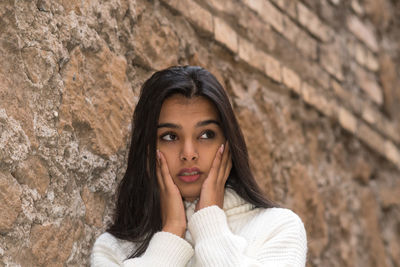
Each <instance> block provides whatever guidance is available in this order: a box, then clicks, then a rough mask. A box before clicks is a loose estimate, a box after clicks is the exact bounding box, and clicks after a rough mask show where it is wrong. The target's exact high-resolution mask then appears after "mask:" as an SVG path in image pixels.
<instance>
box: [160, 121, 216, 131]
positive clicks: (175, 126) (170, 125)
mask: <svg viewBox="0 0 400 267" xmlns="http://www.w3.org/2000/svg"><path fill="white" fill-rule="evenodd" d="M211 123H214V124H216V125H218V126H220V123H219V121H216V120H205V121H199V122H198V123H196V128H197V127H202V126H206V125H208V124H211ZM159 128H172V129H182V126H180V125H178V124H175V123H170V122H165V123H160V124H159V125H157V129H159Z"/></svg>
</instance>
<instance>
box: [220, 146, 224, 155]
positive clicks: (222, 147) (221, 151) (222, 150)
mask: <svg viewBox="0 0 400 267" xmlns="http://www.w3.org/2000/svg"><path fill="white" fill-rule="evenodd" d="M219 151H220V153H221V154H222V153H224V144H222V145H221V148H220V149H219Z"/></svg>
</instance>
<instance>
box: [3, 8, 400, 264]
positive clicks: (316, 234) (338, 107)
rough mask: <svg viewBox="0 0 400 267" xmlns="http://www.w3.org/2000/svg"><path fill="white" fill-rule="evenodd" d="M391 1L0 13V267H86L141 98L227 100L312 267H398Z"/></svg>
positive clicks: (399, 52) (257, 171) (254, 163)
mask: <svg viewBox="0 0 400 267" xmlns="http://www.w3.org/2000/svg"><path fill="white" fill-rule="evenodd" d="M399 17H400V2H399V1H390V0H379V1H372V0H363V1H361V0H357V1H356V0H354V1H353V0H352V1H339V0H335V1H334V0H329V1H328V0H321V1H316V0H295V1H294V0H290V1H289V0H257V1H250V0H243V1H237V0H221V1H220V0H196V1H189V0H154V1H145V0H108V1H99V0H92V1H78V0H72V1H67V0H54V1H51V0H34V1H29V0H19V1H16V0H7V1H0V211H1V216H0V266H89V255H90V251H91V248H92V245H93V242H94V240H95V239H96V237H97V236H98V235H99V234H100V233H102V232H103V231H104V229H105V228H106V226H107V224H108V222H109V221H110V220H111V218H112V213H113V207H114V205H115V204H114V203H113V199H114V194H115V190H116V187H117V185H118V182H119V181H120V179H121V178H122V177H123V174H124V170H125V166H126V156H127V151H128V147H129V136H130V133H131V118H132V112H133V110H134V107H135V103H136V102H137V99H138V93H139V89H140V86H141V85H142V83H143V81H145V80H146V79H147V78H148V77H149V76H150V75H151V74H152V73H153V72H154V71H155V70H158V69H162V68H165V67H168V66H170V65H176V64H182V65H185V64H196V65H201V66H203V67H205V68H207V69H209V70H210V71H211V72H212V73H214V74H215V76H216V77H217V79H218V80H219V81H220V82H221V83H222V84H223V85H224V87H225V88H226V90H227V93H228V95H229V98H230V100H231V103H232V105H233V107H234V111H235V113H236V115H237V118H238V121H239V123H240V125H241V127H242V131H243V134H244V136H245V139H246V142H247V144H248V150H249V155H250V159H251V168H252V170H253V172H254V176H255V178H256V179H257V182H258V183H259V184H260V185H261V187H262V189H263V191H264V192H265V194H266V195H267V196H268V197H269V198H271V199H272V200H274V201H275V202H277V203H278V204H279V205H281V206H283V207H287V208H290V209H293V210H294V211H295V212H296V213H297V214H298V215H299V216H300V217H301V218H302V219H303V221H304V223H305V227H306V231H307V234H308V247H309V254H308V261H307V266H312V267H314V266H327V267H333V266H363V267H364V266H366V267H368V266H371V267H372V266H387V267H396V266H400V245H399V244H400V231H399V229H400V225H399V222H400V202H399V194H400V193H399V190H400V185H399V177H400V134H399V133H400V116H399V114H400V110H399V107H400V105H398V102H399V101H400V93H399V92H400V91H399V90H398V88H400V87H399V82H400V74H399V69H400V60H399V59H400V49H399V45H398V44H399V43H400V37H399V36H400V32H399V29H400V21H399V19H398V18H399Z"/></svg>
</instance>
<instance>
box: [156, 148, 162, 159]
mask: <svg viewBox="0 0 400 267" xmlns="http://www.w3.org/2000/svg"><path fill="white" fill-rule="evenodd" d="M160 158H161V157H160V150H158V149H157V159H160Z"/></svg>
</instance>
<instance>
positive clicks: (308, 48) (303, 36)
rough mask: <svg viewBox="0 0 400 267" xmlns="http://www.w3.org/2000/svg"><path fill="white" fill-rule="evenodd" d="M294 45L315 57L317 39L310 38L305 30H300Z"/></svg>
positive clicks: (314, 58)
mask: <svg viewBox="0 0 400 267" xmlns="http://www.w3.org/2000/svg"><path fill="white" fill-rule="evenodd" d="M296 47H297V48H298V49H299V50H300V51H301V52H303V53H304V54H306V55H307V56H308V57H310V58H311V59H313V60H316V59H317V56H318V53H317V50H318V47H317V41H316V40H314V39H313V38H311V37H310V36H309V35H308V34H307V33H306V32H304V31H300V32H299V36H298V39H297V42H296Z"/></svg>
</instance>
